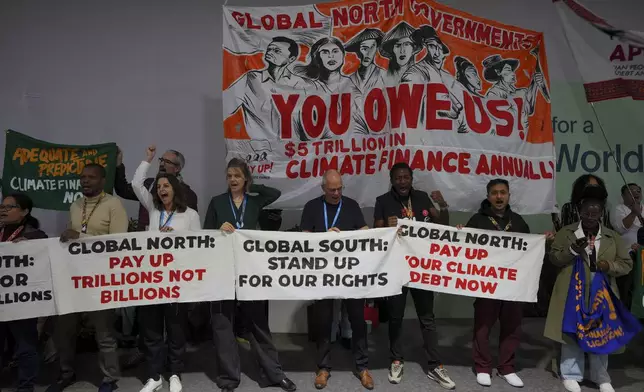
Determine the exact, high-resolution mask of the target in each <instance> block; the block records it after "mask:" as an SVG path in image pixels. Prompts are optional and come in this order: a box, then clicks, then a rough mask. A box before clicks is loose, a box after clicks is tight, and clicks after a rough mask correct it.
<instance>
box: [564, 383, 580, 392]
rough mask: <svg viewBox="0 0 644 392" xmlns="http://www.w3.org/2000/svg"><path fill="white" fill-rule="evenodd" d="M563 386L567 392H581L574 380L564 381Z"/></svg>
mask: <svg viewBox="0 0 644 392" xmlns="http://www.w3.org/2000/svg"><path fill="white" fill-rule="evenodd" d="M563 386H564V388H566V391H568V392H581V387H580V386H579V383H578V382H577V381H575V380H564V381H563Z"/></svg>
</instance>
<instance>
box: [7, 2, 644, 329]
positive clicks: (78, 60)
mask: <svg viewBox="0 0 644 392" xmlns="http://www.w3.org/2000/svg"><path fill="white" fill-rule="evenodd" d="M310 2H311V1H310V0H299V1H298V0H262V1H260V0H246V1H241V0H231V1H230V2H229V4H230V5H233V4H234V5H248V6H252V5H258V6H269V5H295V4H306V3H310ZM445 3H446V4H448V5H452V6H455V7H457V8H460V9H462V10H465V11H468V12H471V13H473V14H476V15H480V16H483V17H487V18H491V19H494V20H497V21H500V22H504V23H508V24H513V25H518V26H521V27H524V28H528V29H533V30H537V31H544V32H545V37H546V48H547V54H548V65H549V68H550V75H551V82H553V83H554V82H557V81H568V82H571V81H572V82H574V81H579V78H578V73H577V71H576V68H575V65H574V62H573V59H572V57H571V56H570V53H569V50H568V48H567V44H566V43H565V42H564V38H563V36H562V33H561V30H560V26H559V25H558V20H559V19H558V16H557V14H556V12H555V10H554V6H553V4H552V1H551V0H488V1H482V0H461V1H458V0H451V1H445ZM585 3H590V4H595V3H599V6H596V7H600V8H599V9H597V8H596V7H595V8H594V9H597V10H598V11H601V12H602V15H605V16H607V17H609V18H613V19H614V18H617V19H619V20H620V21H623V23H625V27H631V28H640V29H641V19H639V18H638V16H639V17H641V15H644V5H642V4H643V3H644V2H642V1H639V0H630V1H617V0H612V1H609V2H606V1H586V2H585ZM607 3H609V5H608V6H607ZM221 6H222V2H221V1H220V0H103V1H97V0H57V1H54V0H2V1H1V2H0V129H14V130H16V131H19V132H23V133H27V134H29V135H31V136H33V137H36V138H42V139H45V140H48V141H52V142H59V143H70V144H71V143H74V144H90V143H100V142H105V141H114V142H116V143H118V144H119V145H120V146H121V148H122V150H123V151H124V153H125V164H126V167H127V172H128V175H130V176H131V175H132V174H133V172H134V169H135V168H136V166H137V165H138V163H139V162H140V160H141V158H142V157H143V154H144V149H145V147H146V146H147V145H148V144H150V143H155V144H157V146H158V148H159V149H166V148H173V149H177V150H179V151H182V152H183V153H184V154H185V155H186V159H187V166H186V169H185V172H184V177H185V179H186V182H188V183H189V184H190V185H191V186H192V187H193V189H194V190H195V192H196V193H197V195H198V196H199V208H200V210H201V211H205V209H206V206H207V204H208V201H209V199H210V197H211V196H213V195H215V194H217V193H221V192H223V191H224V187H225V178H224V164H225V162H224V157H225V150H224V142H223V137H222V128H221V123H222V103H221V69H222V59H221V23H222V17H221ZM638 22H639V24H638ZM565 98H567V97H563V98H561V99H565ZM0 151H4V139H3V140H2V141H0ZM349 196H350V195H349ZM481 197H483V196H481ZM127 208H128V210H129V212H130V214H131V215H132V216H134V215H135V214H136V208H137V205H136V203H134V202H127ZM365 213H366V216H367V220H368V221H370V220H371V218H370V217H371V213H372V212H371V211H370V210H368V211H365ZM36 215H37V216H38V217H39V218H40V219H41V221H42V222H43V226H44V228H45V229H46V230H47V231H48V232H49V234H50V235H52V236H55V235H57V233H59V232H60V230H61V229H62V227H63V225H64V223H65V221H66V214H63V213H54V212H48V211H36ZM455 215H456V216H455V221H457V222H464V221H465V220H466V218H467V216H465V215H463V214H455ZM532 219H533V221H531V222H530V223H531V224H532V223H533V222H540V223H536V227H540V226H542V229H546V228H547V226H548V224H547V219H546V220H544V219H543V217H541V220H540V221H539V220H534V219H537V218H532ZM298 220H299V213H298V212H296V211H295V212H287V213H285V220H284V225H283V228H289V227H291V226H293V225H294V224H295V223H297V221H298ZM454 223H456V222H454ZM534 227H535V226H534V224H533V228H534ZM436 303H437V314H438V316H467V315H470V314H471V306H469V304H470V303H471V301H470V300H469V299H464V298H459V299H455V298H453V297H446V296H439V297H438V298H437V300H436ZM291 305H292V306H291ZM299 307H302V305H301V304H290V303H280V304H278V305H276V306H273V308H274V309H275V310H274V311H273V312H272V314H271V321H272V323H273V326H274V329H275V330H276V331H284V330H292V329H293V319H292V317H291V313H292V311H293V309H297V308H299ZM300 313H301V314H303V315H304V317H305V314H306V312H305V311H301V312H300ZM304 320H305V319H304ZM296 324H297V325H299V326H301V325H305V323H302V320H299V321H297V322H296ZM296 329H298V330H301V328H296Z"/></svg>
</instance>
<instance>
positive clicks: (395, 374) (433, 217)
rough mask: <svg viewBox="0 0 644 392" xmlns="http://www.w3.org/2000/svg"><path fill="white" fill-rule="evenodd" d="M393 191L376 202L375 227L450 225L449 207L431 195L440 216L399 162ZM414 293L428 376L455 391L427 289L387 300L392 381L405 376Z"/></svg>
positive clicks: (394, 169) (437, 194) (393, 175)
mask: <svg viewBox="0 0 644 392" xmlns="http://www.w3.org/2000/svg"><path fill="white" fill-rule="evenodd" d="M389 179H390V181H391V191H389V192H387V193H385V194H384V195H381V196H379V197H378V198H377V199H376V207H375V209H374V227H395V226H397V225H398V219H410V220H417V221H421V222H434V223H439V224H443V225H448V224H449V212H448V211H447V208H448V205H447V203H445V200H444V199H443V196H442V195H441V193H440V192H438V191H435V192H432V198H433V199H434V200H435V201H436V202H437V204H438V206H439V207H440V213H439V212H438V211H437V210H436V208H435V207H434V203H432V201H431V200H430V198H429V195H427V192H423V191H419V190H416V189H414V188H413V186H412V182H413V172H412V170H411V167H409V165H408V164H406V163H402V162H401V163H396V164H395V165H393V166H392V168H391V171H390V172H389ZM408 292H411V296H412V298H413V299H414V306H415V308H416V314H417V315H418V321H419V322H420V327H421V333H422V335H423V342H424V344H423V348H424V349H425V354H426V355H427V358H428V365H429V367H428V371H427V377H428V378H429V379H430V380H433V381H436V382H437V383H438V384H439V385H440V386H442V387H443V388H446V389H454V388H455V387H456V384H454V381H452V379H451V378H450V377H449V375H448V374H447V371H446V370H445V368H443V364H442V362H441V360H440V356H439V354H438V335H437V333H436V321H435V320H434V293H433V292H432V291H428V290H420V289H410V288H407V287H403V290H402V294H399V295H395V296H392V297H389V298H387V312H388V314H389V349H390V351H391V360H392V362H391V366H390V368H389V376H388V378H389V382H391V383H393V384H398V383H400V381H401V380H402V376H403V355H402V345H403V340H404V339H403V338H402V321H403V317H404V316H405V306H406V302H407V293H408Z"/></svg>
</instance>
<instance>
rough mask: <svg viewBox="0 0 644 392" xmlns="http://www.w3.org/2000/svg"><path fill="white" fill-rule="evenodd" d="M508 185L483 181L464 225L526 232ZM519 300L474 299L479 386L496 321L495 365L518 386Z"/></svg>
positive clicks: (488, 367) (487, 381)
mask: <svg viewBox="0 0 644 392" xmlns="http://www.w3.org/2000/svg"><path fill="white" fill-rule="evenodd" d="M509 203H510V185H509V184H508V181H507V180H504V179H501V178H497V179H494V180H492V181H490V182H489V183H488V184H487V199H485V200H483V202H482V203H481V209H479V212H478V213H476V214H474V216H472V217H471V218H470V220H469V222H467V227H472V228H476V229H484V230H498V231H509V232H514V233H530V228H529V227H528V224H527V223H526V222H525V221H524V220H523V218H522V217H521V215H519V214H517V213H515V212H513V211H512V209H511V208H510V205H509ZM522 309H523V306H522V303H520V302H511V301H501V300H496V299H489V298H477V299H476V301H474V342H473V347H472V348H473V350H472V354H473V356H474V367H475V370H476V381H477V382H478V383H479V384H481V385H483V386H490V385H491V384H492V379H491V373H492V355H491V354H490V344H489V343H490V342H489V338H490V330H491V329H492V327H493V326H494V324H495V323H496V321H497V320H500V323H501V336H500V338H499V341H500V344H499V365H498V367H497V369H498V372H499V375H500V376H501V378H503V379H505V381H507V382H508V384H510V385H512V386H513V387H517V388H520V387H522V386H523V381H522V380H521V379H520V378H519V376H517V374H516V373H515V368H514V355H515V352H516V350H517V348H518V347H519V338H520V336H521V316H522V312H523V310H522Z"/></svg>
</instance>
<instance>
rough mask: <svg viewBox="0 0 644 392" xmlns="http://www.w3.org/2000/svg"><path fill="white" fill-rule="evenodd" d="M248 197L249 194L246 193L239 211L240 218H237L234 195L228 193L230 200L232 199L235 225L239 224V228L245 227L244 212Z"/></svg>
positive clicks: (231, 207)
mask: <svg viewBox="0 0 644 392" xmlns="http://www.w3.org/2000/svg"><path fill="white" fill-rule="evenodd" d="M247 199H248V195H244V201H243V202H242V205H241V211H240V212H239V219H237V212H235V204H234V203H233V198H232V196H230V195H228V200H229V201H230V209H231V210H233V216H234V217H235V226H237V228H238V229H241V228H243V227H244V214H245V213H246V200H247Z"/></svg>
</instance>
